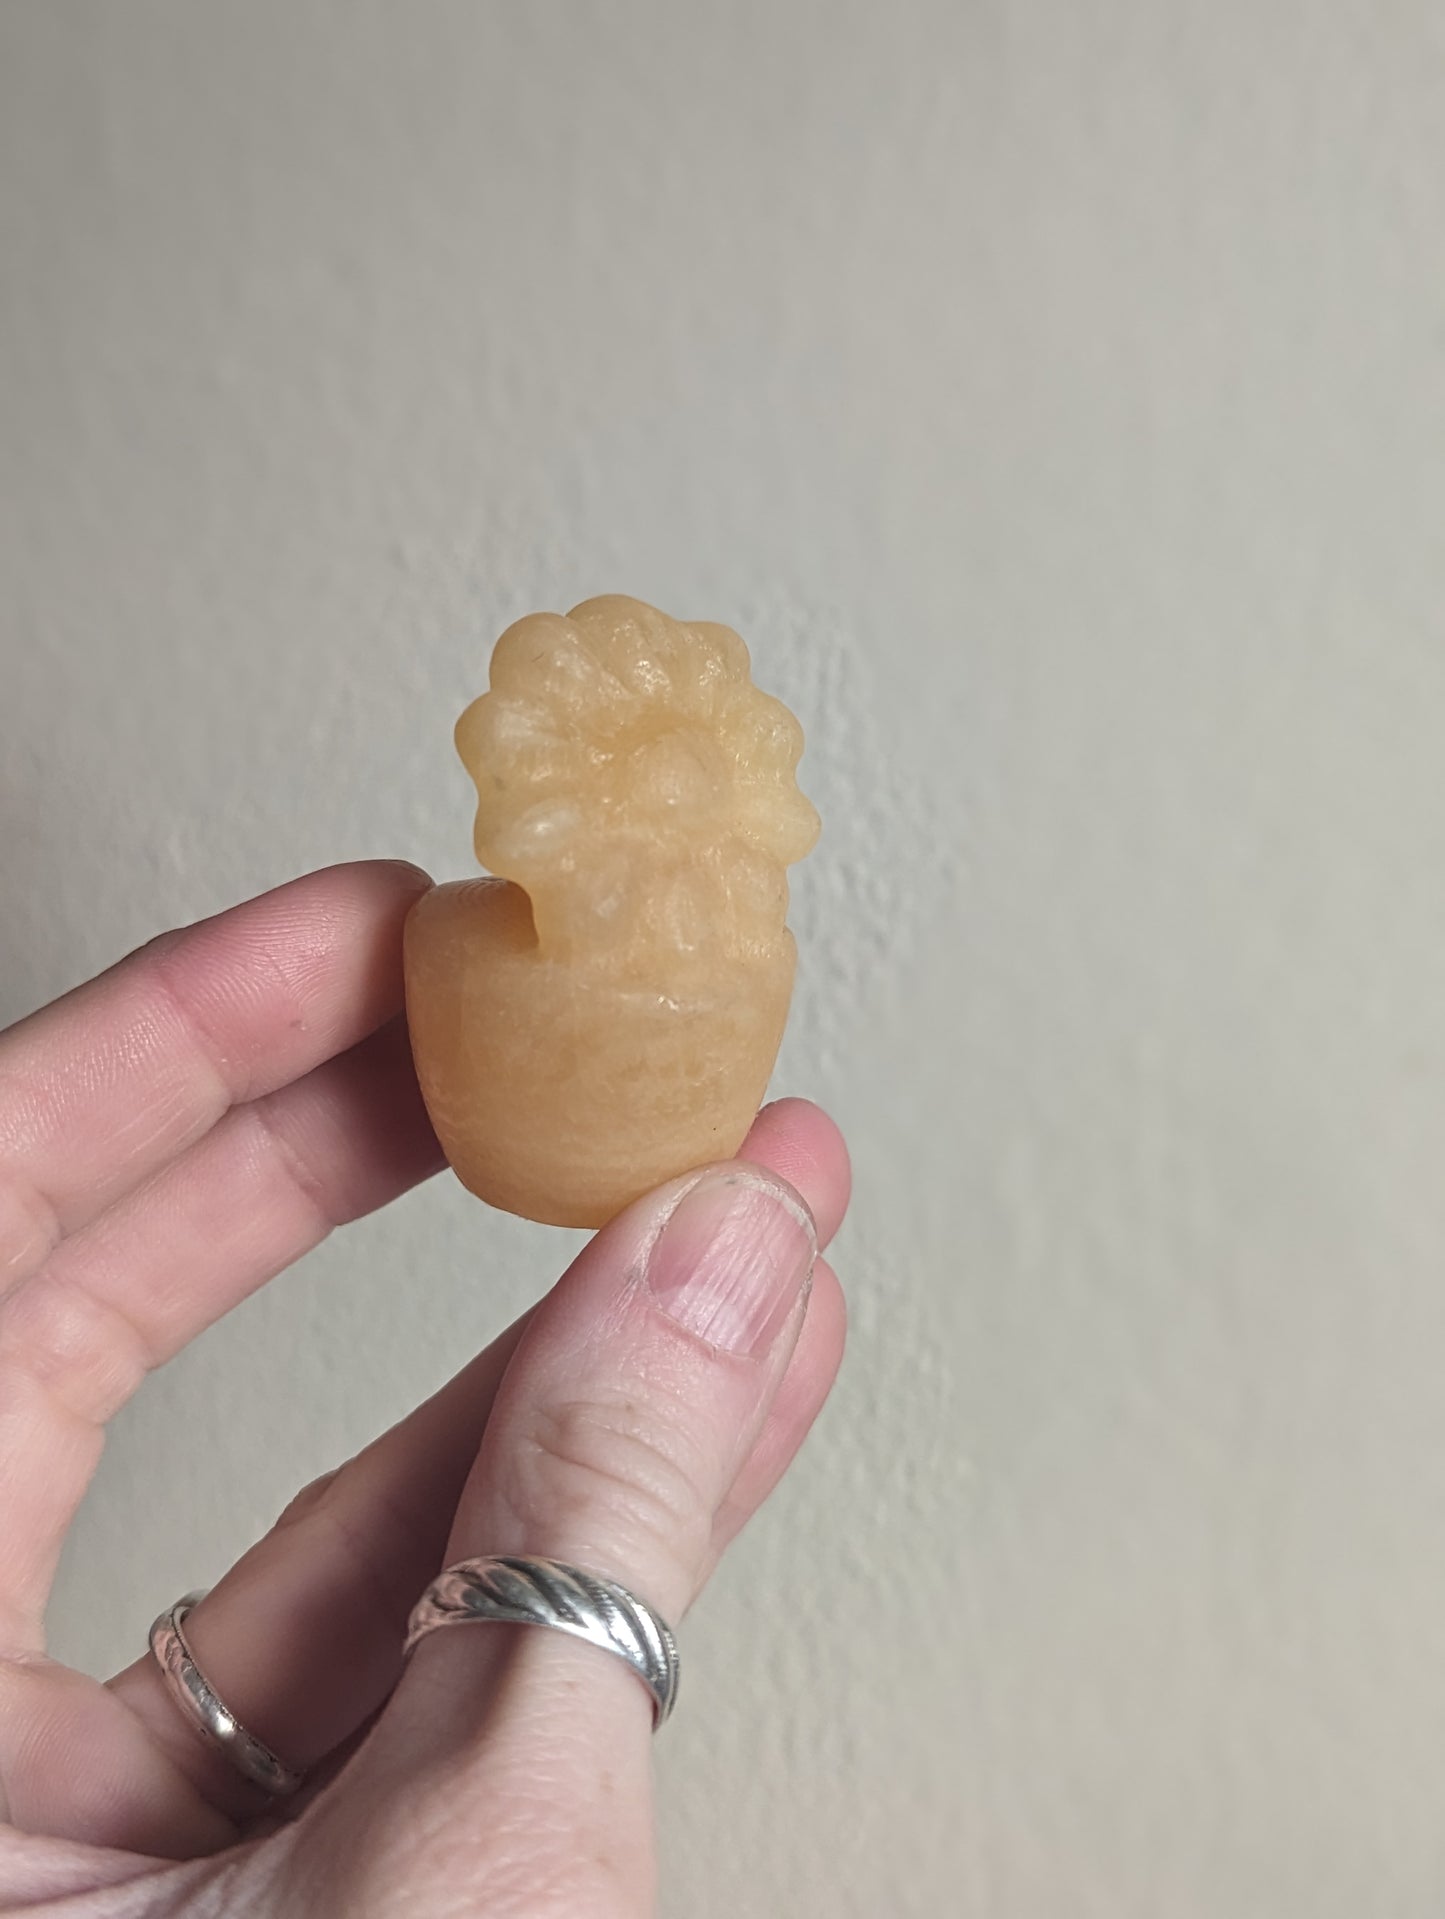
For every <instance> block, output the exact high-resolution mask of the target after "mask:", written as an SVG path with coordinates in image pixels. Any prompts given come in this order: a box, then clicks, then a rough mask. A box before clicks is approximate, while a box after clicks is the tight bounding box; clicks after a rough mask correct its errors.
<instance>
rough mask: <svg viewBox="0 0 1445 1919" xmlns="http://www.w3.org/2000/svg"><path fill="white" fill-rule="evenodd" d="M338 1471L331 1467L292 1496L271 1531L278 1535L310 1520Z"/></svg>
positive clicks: (332, 1484) (335, 1478) (332, 1483)
mask: <svg viewBox="0 0 1445 1919" xmlns="http://www.w3.org/2000/svg"><path fill="white" fill-rule="evenodd" d="M340 1471H341V1468H340V1467H339V1466H333V1467H332V1468H331V1470H330V1472H326V1473H322V1474H321V1476H320V1478H318V1479H313V1480H312V1481H311V1482H310V1484H309V1485H305V1486H303V1487H302V1488H301V1490H300V1492H299V1493H295V1494H293V1496H292V1497H291V1499H290V1500H289V1501H288V1502H287V1504H286V1507H285V1510H284V1511H283V1512H282V1514H281V1516H280V1518H279V1519H278V1520H277V1521H276V1524H275V1525H274V1526H273V1527H272V1531H273V1532H278V1533H280V1532H285V1531H287V1530H288V1528H290V1527H292V1526H294V1525H296V1524H297V1523H298V1521H300V1520H303V1519H310V1518H311V1516H312V1515H313V1514H314V1513H315V1512H316V1511H317V1509H318V1508H319V1507H320V1506H322V1505H323V1504H324V1503H325V1501H326V1499H327V1496H328V1495H329V1493H330V1491H331V1488H332V1487H333V1486H334V1485H335V1483H336V1480H337V1477H338V1476H339V1474H340Z"/></svg>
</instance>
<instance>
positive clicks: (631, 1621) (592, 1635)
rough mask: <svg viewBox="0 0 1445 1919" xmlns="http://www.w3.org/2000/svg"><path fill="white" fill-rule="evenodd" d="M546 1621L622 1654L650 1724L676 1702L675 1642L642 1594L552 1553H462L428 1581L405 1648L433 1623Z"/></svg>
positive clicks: (422, 1636) (433, 1626) (539, 1623)
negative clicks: (649, 1709)
mask: <svg viewBox="0 0 1445 1919" xmlns="http://www.w3.org/2000/svg"><path fill="white" fill-rule="evenodd" d="M474 1622H482V1623H487V1622H491V1623H493V1624H498V1625H509V1626H550V1627H551V1628H552V1630H553V1631H554V1632H565V1633H571V1634H572V1636H573V1637H574V1638H576V1639H585V1640H587V1642H588V1643H589V1644H590V1645H593V1646H599V1647H601V1649H602V1650H603V1651H604V1652H610V1653H614V1654H616V1656H617V1657H618V1658H619V1659H625V1660H626V1661H627V1664H628V1665H629V1666H631V1668H632V1670H633V1671H634V1672H635V1673H636V1674H637V1676H638V1678H639V1679H640V1680H641V1681H642V1683H643V1685H644V1686H646V1688H647V1690H648V1692H649V1693H651V1695H652V1706H653V1721H652V1723H653V1727H654V1730H655V1729H656V1728H657V1727H658V1726H660V1725H661V1724H662V1723H663V1721H664V1720H665V1719H666V1718H667V1716H668V1714H669V1713H670V1712H671V1711H672V1709H673V1706H674V1705H675V1704H676V1703H677V1681H678V1670H679V1661H678V1655H677V1641H676V1640H675V1639H674V1638H673V1635H672V1629H671V1627H670V1626H668V1624H667V1623H666V1621H665V1620H663V1619H662V1618H661V1617H660V1616H659V1615H658V1614H657V1613H655V1612H654V1611H653V1609H652V1607H651V1606H649V1605H648V1604H647V1602H646V1601H645V1600H642V1599H639V1598H638V1597H637V1595H636V1594H635V1593H630V1592H628V1590H627V1588H626V1587H625V1586H619V1585H618V1584H617V1582H616V1581H615V1580H612V1579H603V1578H602V1577H600V1575H598V1574H597V1573H591V1572H585V1571H583V1569H582V1568H581V1567H580V1566H564V1565H563V1564H562V1563H561V1561H560V1560H556V1559H526V1558H521V1557H519V1556H516V1555H513V1554H502V1555H499V1556H496V1557H492V1558H486V1559H463V1560H460V1561H459V1562H458V1563H457V1564H456V1565H455V1566H448V1568H447V1569H446V1571H445V1572H444V1573H442V1574H441V1575H440V1577H439V1578H437V1579H434V1580H433V1581H432V1583H431V1585H430V1586H428V1587H427V1589H426V1591H425V1592H424V1593H423V1594H422V1596H421V1599H420V1600H419V1601H418V1602H417V1605H416V1606H415V1608H414V1609H413V1611H412V1615H411V1618H410V1620H409V1621H408V1622H407V1632H406V1645H405V1651H406V1652H407V1653H408V1654H409V1653H411V1652H412V1651H413V1649H414V1648H415V1647H416V1646H417V1645H418V1644H419V1643H420V1642H421V1641H422V1640H423V1639H425V1638H426V1636H427V1634H428V1633H431V1632H435V1631H436V1630H437V1628H438V1627H439V1626H464V1625H470V1624H472V1623H474Z"/></svg>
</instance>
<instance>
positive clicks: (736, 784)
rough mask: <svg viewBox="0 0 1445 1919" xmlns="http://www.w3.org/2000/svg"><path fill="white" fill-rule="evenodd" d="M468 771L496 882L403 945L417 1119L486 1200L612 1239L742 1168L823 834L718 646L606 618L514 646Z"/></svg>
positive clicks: (637, 613)
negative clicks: (689, 1174)
mask: <svg viewBox="0 0 1445 1919" xmlns="http://www.w3.org/2000/svg"><path fill="white" fill-rule="evenodd" d="M457 748H458V751H459V752H460V754H461V756H462V759H463V761H464V762H465V764H466V767H467V770H468V772H469V773H470V774H471V776H472V779H473V781H474V782H475V784H476V788H477V815H476V828H475V836H474V837H475V845H476V852H477V857H478V859H479V860H480V861H481V863H482V864H483V865H484V866H486V867H488V868H490V870H491V871H492V872H493V873H494V874H496V875H497V876H498V881H496V882H491V883H486V882H483V883H478V882H475V881H473V882H470V883H462V884H459V885H454V886H444V887H438V888H436V889H435V890H434V891H433V892H432V893H430V894H429V895H428V896H427V897H426V898H425V899H424V900H423V901H421V902H420V903H419V904H418V906H417V908H416V910H415V912H414V913H413V914H412V916H411V919H410V922H409V924H408V926H407V932H406V977H407V1010H408V1017H409V1021H410V1026H411V1033H412V1044H413V1048H414V1051H415V1055H416V1063H417V1070H418V1075H419V1078H420V1082H421V1087H422V1091H423V1094H424V1096H425V1099H426V1104H427V1109H428V1111H429V1113H430V1114H431V1118H432V1122H433V1124H434V1126H435V1128H436V1131H437V1134H438V1136H439V1138H440V1139H441V1142H442V1145H443V1148H444V1149H445V1151H446V1154H447V1157H448V1159H449V1160H450V1161H451V1163H452V1165H453V1167H454V1168H455V1169H456V1171H457V1173H458V1175H459V1177H460V1178H461V1179H462V1181H463V1182H464V1183H465V1184H466V1185H467V1186H468V1187H470V1189H471V1190H472V1191H473V1192H474V1193H477V1194H478V1195H479V1196H480V1197H481V1198H483V1199H486V1200H489V1201H490V1202H491V1203H492V1204H493V1205H495V1206H500V1207H503V1208H505V1209H506V1210H507V1211H509V1212H515V1213H522V1214H524V1215H526V1216H527V1217H529V1218H532V1219H539V1220H544V1221H548V1222H550V1223H553V1224H557V1225H567V1226H599V1225H602V1224H603V1223H605V1221H607V1220H608V1219H610V1218H612V1216H613V1215H614V1214H615V1213H617V1212H619V1211H620V1210H621V1209H622V1207H624V1206H626V1205H628V1204H629V1203H630V1202H631V1201H633V1200H634V1199H636V1198H637V1197H638V1195H639V1194H641V1193H643V1192H645V1191H647V1190H648V1189H649V1188H650V1187H653V1186H656V1185H658V1184H659V1183H660V1182H661V1181H663V1180H665V1179H668V1178H670V1177H672V1176H673V1175H675V1174H677V1173H679V1172H682V1171H685V1170H686V1169H687V1168H689V1167H692V1166H698V1165H702V1164H704V1163H706V1162H707V1161H708V1160H712V1159H719V1158H726V1157H727V1156H729V1155H730V1154H732V1153H734V1152H736V1151H737V1149H738V1147H739V1145H740V1144H741V1142H742V1140H743V1137H744V1135H745V1134H746V1132H747V1129H748V1127H749V1125H750V1124H751V1122H752V1117H753V1115H754V1113H755V1112H756V1111H757V1109H758V1103H759V1101H760V1100H761V1098H762V1096H763V1092H764V1090H765V1088H766V1086H767V1083H768V1078H769V1075H770V1074H771V1072H772V1069H773V1065H774V1062H775V1061H776V1059H777V1054H778V1046H779V1043H780V1041H781V1039H782V1035H783V1026H784V1023H785V1021H786V1019H787V1014H788V1001H789V998H790V996H791V994H792V988H793V975H794V971H795V967H796V951H795V948H794V944H793V938H792V935H791V933H790V932H789V931H788V928H787V925H786V920H787V910H788V880H787V869H788V866H789V865H790V864H791V863H792V862H793V861H795V860H798V859H801V858H802V857H803V855H804V854H805V853H807V852H808V851H809V849H810V848H811V847H812V845H813V843H814V841H815V840H816V838H817V834H818V818H817V814H816V813H815V812H814V811H813V808H812V807H811V806H810V805H809V804H808V802H807V800H805V799H804V798H803V796H802V794H801V793H799V791H798V787H797V781H796V779H795V777H794V776H795V770H796V768H797V764H798V759H799V756H800V754H801V753H802V750H803V736H802V731H801V729H800V728H799V726H798V724H797V722H796V720H794V718H793V716H792V715H791V714H790V713H789V712H788V711H787V709H786V708H785V707H783V706H782V705H780V704H779V702H778V701H776V700H774V699H771V698H770V697H769V696H768V695H767V694H765V693H761V692H759V691H758V689H757V688H756V687H755V686H753V684H752V682H751V679H750V677H749V661H748V653H747V648H746V647H745V646H744V645H743V642H742V641H741V640H740V639H739V638H738V636H737V635H736V634H735V633H733V632H731V631H730V630H729V629H728V628H727V627H724V626H715V625H709V624H705V623H693V624H690V625H684V624H683V623H681V622H679V621H676V620H670V619H668V618H667V616H666V615H665V614H662V613H659V612H658V611H657V610H656V609H655V608H654V607H650V606H645V605H644V604H643V603H642V602H641V601H640V600H629V599H623V598H620V597H612V598H605V599H596V600H588V601H586V602H584V604H583V605H581V606H578V607H574V609H573V610H572V612H571V613H570V614H568V615H567V617H566V618H565V619H564V618H562V617H561V616H560V615H557V614H553V613H538V614H533V615H532V616H531V617H530V618H528V619H525V620H520V621H518V623H517V624H516V625H515V626H512V627H510V628H509V629H508V630H507V632H505V633H504V634H503V635H502V637H501V639H500V640H498V642H497V645H496V650H495V652H494V653H493V656H492V664H491V690H490V691H489V692H488V693H486V694H484V695H483V696H482V697H481V698H480V699H478V700H476V701H474V702H473V703H472V705H471V706H470V707H468V709H467V711H466V712H465V713H464V714H463V715H462V717H461V720H460V721H459V722H458V725H457ZM498 882H505V883H498Z"/></svg>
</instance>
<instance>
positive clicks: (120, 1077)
mask: <svg viewBox="0 0 1445 1919" xmlns="http://www.w3.org/2000/svg"><path fill="white" fill-rule="evenodd" d="M428 884H429V881H428V880H427V878H426V875H425V874H424V873H421V872H419V871H418V870H417V869H416V868H415V867H413V866H408V865H406V864H404V863H403V862H401V861H392V860H370V861H366V862H363V863H361V864H358V865H351V866H335V867H331V868H329V869H327V870H326V871H325V872H321V873H312V874H309V875H307V877H306V878H304V879H298V880H293V881H291V882H290V884H289V885H286V886H281V887H278V888H276V890H275V891H274V892H270V893H264V894H262V895H261V897H260V898H259V899H255V900H251V901H249V902H248V903H247V904H246V905H244V906H237V907H234V908H232V910H231V911H229V912H227V913H222V914H220V915H219V916H218V917H217V918H215V919H209V920H202V921H201V922H200V923H199V924H198V925H196V926H191V927H188V928H186V929H185V930H184V931H181V932H176V933H168V934H166V935H164V936H163V937H162V938H160V939H158V940H154V941H152V942H151V944H150V945H149V946H145V947H142V948H141V950H140V951H139V952H138V953H133V954H132V955H131V956H130V957H129V958H128V959H125V960H122V961H121V962H120V964H119V965H118V966H115V967H112V968H111V970H110V971H109V972H107V973H103V974H102V975H101V976H100V978H99V979H95V980H92V981H90V982H89V983H88V984H87V985H85V986H81V987H79V988H77V989H76V991H75V992H73V993H70V994H67V996H66V997H65V998H64V999H61V1000H57V1001H56V1002H55V1004H54V1005H53V1006H47V1007H45V1008H43V1009H42V1010H41V1011H40V1012H38V1013H35V1014H32V1015H31V1017H30V1018H29V1019H27V1020H22V1021H21V1023H20V1024H19V1025H18V1026H14V1027H12V1028H11V1029H10V1030H9V1031H8V1032H6V1033H4V1034H0V1167H3V1168H4V1171H3V1173H0V1294H3V1292H4V1290H5V1288H6V1286H7V1285H13V1284H14V1283H16V1282H17V1281H19V1280H21V1279H23V1278H25V1277H26V1276H27V1275H28V1274H30V1273H31V1272H33V1271H35V1270H36V1268H37V1267H38V1266H39V1265H40V1264H41V1263H42V1261H43V1260H44V1259H45V1258H47V1257H48V1255H49V1254H50V1253H51V1252H52V1251H53V1250H54V1248H55V1247H56V1245H57V1244H58V1243H59V1242H60V1240H61V1239H62V1238H63V1237H64V1236H65V1235H66V1234H67V1233H69V1232H73V1231H74V1230H76V1228H77V1227H80V1226H83V1225H85V1224H86V1223H87V1222H88V1221H90V1220H93V1219H94V1218H95V1217H96V1216H97V1215H98V1214H99V1213H100V1212H101V1211H102V1210H103V1209H104V1208H105V1207H106V1206H108V1205H110V1204H111V1203H112V1202H113V1201H114V1200H116V1199H117V1198H118V1197H119V1196H120V1195H122V1194H123V1193H126V1192H128V1191H130V1190H131V1189H132V1188H134V1187H135V1186H137V1185H139V1184H140V1182H141V1181H143V1180H144V1179H146V1178H147V1177H149V1176H150V1175H151V1174H153V1173H154V1172H155V1171H156V1170H157V1169H158V1168H160V1167H162V1166H164V1165H165V1164H166V1163H167V1162H168V1161H169V1160H171V1159H173V1158H174V1157H175V1156H176V1154H177V1153H179V1152H181V1151H183V1150H184V1149H185V1148H186V1147H187V1146H189V1145H191V1144H192V1143H193V1142H194V1141H195V1140H197V1139H199V1138H200V1137H201V1135H202V1134H204V1133H205V1132H206V1131H208V1130H209V1128H210V1127H211V1126H213V1125H214V1124H215V1122H216V1121H217V1120H218V1119H219V1118H220V1116H221V1115H222V1114H223V1113H224V1112H225V1111H226V1110H227V1108H228V1107H230V1106H234V1105H236V1104H238V1103H240V1102H243V1101H247V1100H252V1099H256V1098H257V1097H259V1096H261V1095H263V1094H266V1093H269V1092H272V1091H274V1090H275V1089H276V1088H277V1087H279V1086H283V1085H285V1084H286V1083H287V1082H288V1081H290V1080H293V1079H297V1078H299V1077H300V1076H301V1075H302V1074H304V1073H307V1072H309V1071H310V1070H311V1069H312V1068H313V1067H315V1066H317V1065H318V1064H319V1063H320V1062H321V1061H322V1060H325V1059H329V1058H330V1057H332V1055H333V1054H336V1053H339V1052H343V1051H345V1049H346V1048H347V1047H349V1046H352V1045H354V1044H355V1043H356V1042H357V1041H358V1040H360V1039H362V1038H363V1037H364V1036H365V1035H366V1034H367V1033H369V1032H372V1031H373V1030H374V1029H375V1028H376V1027H378V1026H380V1025H381V1024H382V1023H383V1022H384V1021H386V1020H388V1019H390V1018H392V1017H393V1016H394V1015H395V1014H396V1013H398V1012H399V1011H400V1010H401V1004H402V981H401V925H402V921H403V919H404V918H405V917H406V914H407V911H408V909H409V908H410V907H411V905H412V903H413V901H414V900H415V899H416V898H417V896H418V895H419V894H420V893H421V892H422V891H424V890H425V888H426V886H427V885H428Z"/></svg>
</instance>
